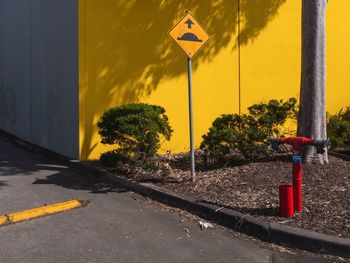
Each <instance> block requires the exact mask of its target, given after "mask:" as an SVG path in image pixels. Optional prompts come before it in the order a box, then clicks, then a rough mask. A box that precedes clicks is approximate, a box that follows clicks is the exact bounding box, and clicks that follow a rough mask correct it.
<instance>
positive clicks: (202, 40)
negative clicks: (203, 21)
mask: <svg viewBox="0 0 350 263" xmlns="http://www.w3.org/2000/svg"><path fill="white" fill-rule="evenodd" d="M169 35H170V36H171V38H172V39H174V40H175V42H176V43H177V44H178V45H179V46H180V47H181V49H182V50H183V51H185V53H186V55H187V56H188V57H189V58H190V59H191V58H193V56H194V55H196V54H197V52H198V51H199V50H200V49H201V48H202V47H203V46H204V45H205V44H206V43H207V41H208V40H209V35H208V34H207V32H205V30H204V29H203V27H202V26H201V25H200V24H199V23H198V22H197V20H196V19H195V18H194V17H193V16H192V14H191V13H190V12H187V14H186V15H185V16H184V17H183V18H182V19H181V20H180V21H179V22H178V23H177V24H176V25H175V26H174V27H173V28H172V29H171V30H170V31H169Z"/></svg>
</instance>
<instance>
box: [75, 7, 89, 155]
mask: <svg viewBox="0 0 350 263" xmlns="http://www.w3.org/2000/svg"><path fill="white" fill-rule="evenodd" d="M78 1H79V3H83V6H82V12H80V11H79V10H80V7H79V8H78V9H79V10H78V13H82V18H79V19H83V23H82V24H83V34H82V35H83V42H82V43H83V47H82V48H83V56H84V59H83V67H84V68H83V70H84V72H83V74H84V82H85V83H84V85H85V87H84V89H85V90H84V92H85V94H84V96H85V98H84V101H83V102H84V105H83V107H84V115H85V120H84V121H85V123H84V129H85V130H84V140H86V132H87V130H88V123H87V118H88V106H87V98H88V96H87V93H88V90H89V81H88V79H89V76H88V74H89V72H88V57H87V12H86V5H87V3H86V2H87V0H78ZM79 74H80V73H79ZM80 94H81V88H80V85H79V96H80ZM79 141H80V140H79ZM82 146H84V149H82V153H81V154H80V158H82V159H84V160H85V159H87V158H88V144H87V143H84V141H82ZM80 147H81V146H79V148H80Z"/></svg>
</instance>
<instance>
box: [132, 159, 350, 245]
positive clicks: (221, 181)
mask: <svg viewBox="0 0 350 263" xmlns="http://www.w3.org/2000/svg"><path fill="white" fill-rule="evenodd" d="M197 159H199V160H200V158H197ZM290 159H291V156H290V155H285V154H284V155H279V156H274V157H269V158H266V159H264V160H260V161H258V162H253V163H240V164H235V165H231V166H229V167H223V168H222V167H221V168H220V167H216V168H215V169H213V168H209V167H205V166H204V165H203V164H202V163H201V162H200V161H199V162H198V164H197V169H198V170H197V173H196V178H197V181H196V183H195V184H193V183H192V182H191V180H190V178H189V175H190V171H189V169H188V168H189V167H190V162H189V158H188V156H186V155H177V156H170V157H168V158H167V162H168V163H169V164H170V166H171V174H170V175H169V176H165V177H164V176H161V175H154V174H153V175H147V174H141V173H137V175H136V174H135V175H133V176H132V178H133V179H136V180H138V181H143V182H145V181H146V182H152V183H153V184H155V185H158V186H161V187H163V188H166V189H169V190H172V191H174V192H178V193H182V194H184V195H186V196H189V197H192V198H195V199H197V200H200V201H202V202H208V203H213V204H216V205H219V206H222V207H228V208H232V209H234V210H236V211H239V212H242V213H246V214H250V215H253V216H255V217H257V218H260V219H262V220H265V221H269V222H277V223H280V224H285V225H289V226H295V227H300V228H302V229H306V230H312V231H316V232H320V233H325V234H330V235H335V236H339V237H343V238H350V161H346V160H342V159H340V158H337V157H333V156H330V158H329V159H330V163H329V164H325V165H317V164H310V165H304V166H303V212H302V213H301V214H297V215H295V216H294V217H292V218H290V219H286V218H282V217H279V210H278V209H279V197H278V192H279V186H280V185H282V184H291V183H292V176H291V162H290ZM129 177H130V175H129Z"/></svg>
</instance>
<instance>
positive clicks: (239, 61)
mask: <svg viewBox="0 0 350 263" xmlns="http://www.w3.org/2000/svg"><path fill="white" fill-rule="evenodd" d="M237 26H238V37H237V41H238V45H237V48H238V113H239V115H241V1H240V0H238V8H237Z"/></svg>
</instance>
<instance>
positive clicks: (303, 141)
mask: <svg viewBox="0 0 350 263" xmlns="http://www.w3.org/2000/svg"><path fill="white" fill-rule="evenodd" d="M268 141H269V143H270V144H271V146H272V148H273V149H275V150H277V149H278V145H280V144H284V143H286V144H289V145H291V146H292V147H293V158H292V162H293V168H292V174H293V177H292V181H293V187H292V192H290V194H285V193H283V190H282V191H281V188H282V187H284V188H283V189H285V191H288V190H291V189H290V188H291V187H290V186H281V188H280V213H281V216H283V217H291V216H292V215H293V214H294V211H295V212H297V213H300V212H301V211H302V209H303V201H302V200H303V199H302V198H303V197H302V147H303V146H306V145H313V146H315V147H316V151H317V153H318V154H323V153H324V152H325V150H326V148H327V147H328V145H329V140H321V139H311V138H305V137H289V138H284V137H281V138H269V139H268ZM288 188H289V189H288ZM284 198H289V202H288V200H287V201H286V200H284ZM286 206H288V207H286Z"/></svg>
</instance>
